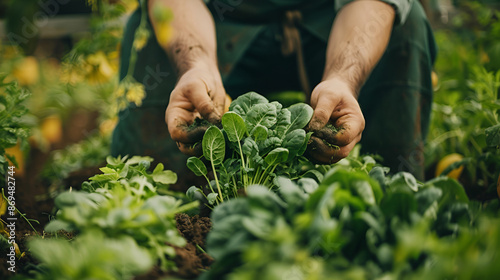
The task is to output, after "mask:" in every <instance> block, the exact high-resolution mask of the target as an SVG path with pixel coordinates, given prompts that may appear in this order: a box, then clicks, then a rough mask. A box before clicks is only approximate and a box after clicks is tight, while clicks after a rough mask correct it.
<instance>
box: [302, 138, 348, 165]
mask: <svg viewBox="0 0 500 280" xmlns="http://www.w3.org/2000/svg"><path fill="white" fill-rule="evenodd" d="M355 145H356V142H352V143H350V144H348V145H346V146H336V147H332V145H330V144H328V143H325V142H324V141H323V140H322V139H319V138H317V137H311V143H310V144H309V146H308V150H307V154H308V157H309V158H310V159H311V160H313V161H315V162H319V163H323V164H332V163H336V162H338V161H339V160H341V159H343V158H345V157H347V156H348V155H349V153H350V152H351V150H352V149H353V148H354V146H355Z"/></svg>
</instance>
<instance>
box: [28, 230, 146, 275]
mask: <svg viewBox="0 0 500 280" xmlns="http://www.w3.org/2000/svg"><path fill="white" fill-rule="evenodd" d="M28 246H29V247H30V252H31V254H33V256H34V257H36V258H37V259H38V260H39V261H40V264H39V266H38V268H39V271H37V272H35V275H34V277H33V278H30V279H39V280H42V279H47V280H48V279H50V280H57V279H75V280H76V279H110V280H111V279H132V278H133V276H134V275H139V274H142V273H145V272H147V271H148V270H149V269H151V268H152V267H153V265H154V259H153V258H152V257H151V255H150V254H149V252H148V251H147V250H146V249H145V248H144V247H141V246H139V245H138V244H137V242H136V241H135V240H134V239H133V238H132V237H130V236H126V235H122V236H119V237H114V238H110V237H107V236H106V235H104V234H103V233H102V231H99V230H92V231H88V232H85V233H83V234H82V235H80V236H79V237H77V238H75V239H74V240H72V241H69V240H66V239H64V238H49V239H42V238H36V239H34V240H31V241H30V242H29V245H28Z"/></svg>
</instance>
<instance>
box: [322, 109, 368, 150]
mask: <svg viewBox="0 0 500 280" xmlns="http://www.w3.org/2000/svg"><path fill="white" fill-rule="evenodd" d="M356 105H357V103H356ZM336 114H337V112H334V114H333V116H332V118H334V119H335V123H334V124H335V127H337V128H338V132H337V133H336V134H335V135H333V138H332V139H331V140H332V141H331V142H330V141H329V142H330V143H334V144H337V145H339V146H346V145H348V144H349V143H352V142H359V140H361V133H362V132H363V130H364V129H365V119H364V117H363V113H362V112H361V109H360V108H359V105H358V106H356V107H351V108H347V109H342V110H340V111H339V112H338V114H339V115H340V116H336Z"/></svg>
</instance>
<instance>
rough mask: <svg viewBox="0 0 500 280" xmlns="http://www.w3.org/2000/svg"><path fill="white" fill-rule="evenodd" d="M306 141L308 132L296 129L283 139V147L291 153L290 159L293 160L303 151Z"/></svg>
mask: <svg viewBox="0 0 500 280" xmlns="http://www.w3.org/2000/svg"><path fill="white" fill-rule="evenodd" d="M305 140H306V132H305V131H304V130H303V129H295V130H293V131H291V132H290V133H288V134H287V135H286V136H285V139H283V143H282V144H281V146H282V147H284V148H287V149H288V150H289V151H290V155H289V157H288V158H289V159H290V160H291V159H293V158H294V157H295V156H296V155H297V154H298V153H299V151H300V150H301V148H302V146H303V144H304V142H305Z"/></svg>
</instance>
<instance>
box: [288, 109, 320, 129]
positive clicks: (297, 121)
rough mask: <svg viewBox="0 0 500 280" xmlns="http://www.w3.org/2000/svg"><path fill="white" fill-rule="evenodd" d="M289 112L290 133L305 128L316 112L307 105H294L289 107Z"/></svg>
mask: <svg viewBox="0 0 500 280" xmlns="http://www.w3.org/2000/svg"><path fill="white" fill-rule="evenodd" d="M288 110H289V111H290V113H291V119H290V128H289V130H290V131H291V130H294V129H298V128H304V127H305V126H306V125H307V124H308V123H309V121H310V120H311V118H312V116H313V112H314V110H313V108H311V106H309V105H307V104H305V103H297V104H294V105H292V106H290V107H288Z"/></svg>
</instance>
